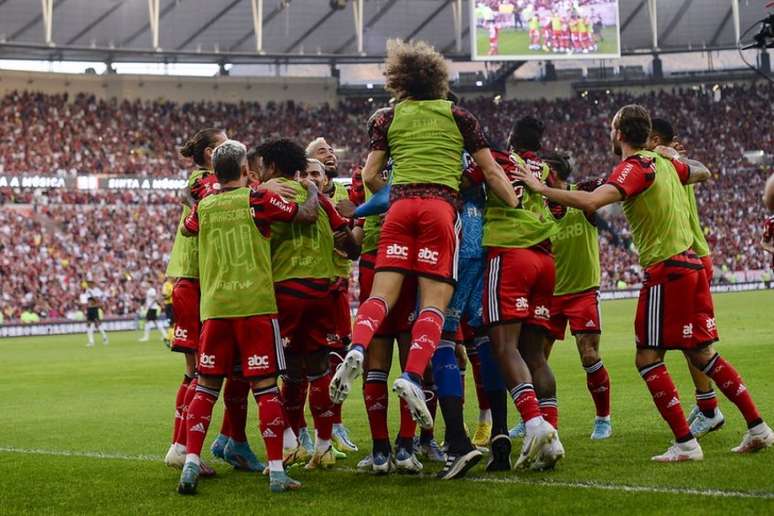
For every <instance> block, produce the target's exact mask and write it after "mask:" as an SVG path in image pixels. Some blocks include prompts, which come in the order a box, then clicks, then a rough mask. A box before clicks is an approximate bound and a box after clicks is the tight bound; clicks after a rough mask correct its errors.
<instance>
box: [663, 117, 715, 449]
mask: <svg viewBox="0 0 774 516" xmlns="http://www.w3.org/2000/svg"><path fill="white" fill-rule="evenodd" d="M659 145H663V146H665V147H674V148H676V149H677V150H678V151H681V152H682V151H683V150H684V149H682V146H681V145H680V144H679V142H678V141H677V140H675V132H674V129H673V128H672V124H670V123H669V122H668V121H667V120H664V119H663V118H654V119H653V120H651V131H650V138H649V139H648V149H654V148H656V147H658V146H659ZM683 188H684V189H685V195H686V199H687V201H688V219H689V222H690V226H691V234H692V235H693V245H692V246H691V249H692V250H693V252H694V253H696V256H698V257H699V259H700V260H701V263H702V264H703V265H704V273H705V275H706V277H707V282H708V283H709V284H712V275H713V273H714V269H713V267H712V256H710V248H709V244H708V243H707V239H706V238H705V237H704V231H703V230H702V227H701V221H700V220H699V209H698V207H697V205H696V193H695V192H694V190H693V188H694V185H692V184H689V185H685V186H684V187H683ZM685 359H686V361H687V362H688V370H689V371H690V373H691V379H692V380H693V385H694V386H695V387H696V405H694V407H693V408H692V409H691V412H690V413H689V414H688V424H689V425H690V426H691V433H692V434H693V435H694V437H696V438H697V439H700V438H701V437H703V436H704V435H706V434H707V433H709V432H712V431H715V430H718V429H719V428H720V427H722V426H723V423H725V418H724V417H723V413H722V412H721V411H720V408H719V407H718V398H717V396H716V395H715V390H714V389H713V388H712V381H710V379H709V378H707V375H705V374H704V373H702V372H701V371H699V370H698V369H697V368H696V367H695V366H694V365H693V364H691V360H690V358H689V356H688V355H687V354H686V355H685Z"/></svg>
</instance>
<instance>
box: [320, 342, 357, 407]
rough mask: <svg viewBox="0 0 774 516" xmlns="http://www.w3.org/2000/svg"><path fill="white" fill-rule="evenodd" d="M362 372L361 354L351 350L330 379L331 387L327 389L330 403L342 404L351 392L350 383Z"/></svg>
mask: <svg viewBox="0 0 774 516" xmlns="http://www.w3.org/2000/svg"><path fill="white" fill-rule="evenodd" d="M362 372H363V354H362V353H361V352H360V351H359V350H357V349H353V350H351V351H350V352H349V353H347V356H345V357H344V361H343V362H342V363H341V365H340V366H339V367H338V368H337V369H336V373H335V374H334V375H333V378H332V379H331V385H330V388H329V389H328V392H329V394H330V396H331V401H332V402H333V403H336V404H341V403H343V402H344V400H345V399H347V396H348V395H349V392H350V391H351V390H352V382H354V381H355V378H357V377H358V376H360V374H361V373H362Z"/></svg>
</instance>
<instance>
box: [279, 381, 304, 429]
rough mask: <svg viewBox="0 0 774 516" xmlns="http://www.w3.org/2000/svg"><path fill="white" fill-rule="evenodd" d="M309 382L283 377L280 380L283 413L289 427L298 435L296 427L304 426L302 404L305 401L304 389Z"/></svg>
mask: <svg viewBox="0 0 774 516" xmlns="http://www.w3.org/2000/svg"><path fill="white" fill-rule="evenodd" d="M308 385H309V383H308V382H307V381H306V379H304V380H303V381H298V380H295V379H288V378H285V379H284V381H283V382H282V399H283V400H284V401H285V414H286V415H287V422H288V425H290V428H292V429H293V432H295V434H296V435H298V429H299V428H303V427H305V426H306V424H304V423H305V422H304V421H303V420H304V404H305V402H306V391H307V386H308Z"/></svg>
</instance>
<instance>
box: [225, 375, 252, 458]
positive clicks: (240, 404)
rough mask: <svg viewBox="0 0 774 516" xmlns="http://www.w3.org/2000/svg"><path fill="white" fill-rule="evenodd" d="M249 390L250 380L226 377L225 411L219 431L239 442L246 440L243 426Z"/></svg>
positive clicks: (245, 423) (245, 419)
mask: <svg viewBox="0 0 774 516" xmlns="http://www.w3.org/2000/svg"><path fill="white" fill-rule="evenodd" d="M249 392H250V382H248V381H247V380H245V379H243V378H233V377H232V378H228V379H227V380H226V386H225V387H224V389H223V403H224V404H225V405H226V411H225V413H224V414H223V425H222V426H221V429H220V433H221V434H223V435H225V436H228V437H231V438H232V439H234V440H235V441H237V442H240V443H243V442H245V441H247V434H245V427H246V426H247V395H248V393H249Z"/></svg>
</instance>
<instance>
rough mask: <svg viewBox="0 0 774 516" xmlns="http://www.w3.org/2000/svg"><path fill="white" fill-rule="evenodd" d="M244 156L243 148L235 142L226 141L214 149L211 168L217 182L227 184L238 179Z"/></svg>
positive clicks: (244, 150)
mask: <svg viewBox="0 0 774 516" xmlns="http://www.w3.org/2000/svg"><path fill="white" fill-rule="evenodd" d="M246 155H247V149H246V148H245V146H244V145H243V144H241V143H240V142H238V141H235V140H226V141H225V142H223V144H221V145H218V146H217V147H215V150H214V151H213V152H212V168H213V169H214V170H215V177H217V178H218V182H220V183H227V182H229V181H234V180H235V179H239V178H240V177H241V175H242V164H243V163H244V161H245V156H246Z"/></svg>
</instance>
